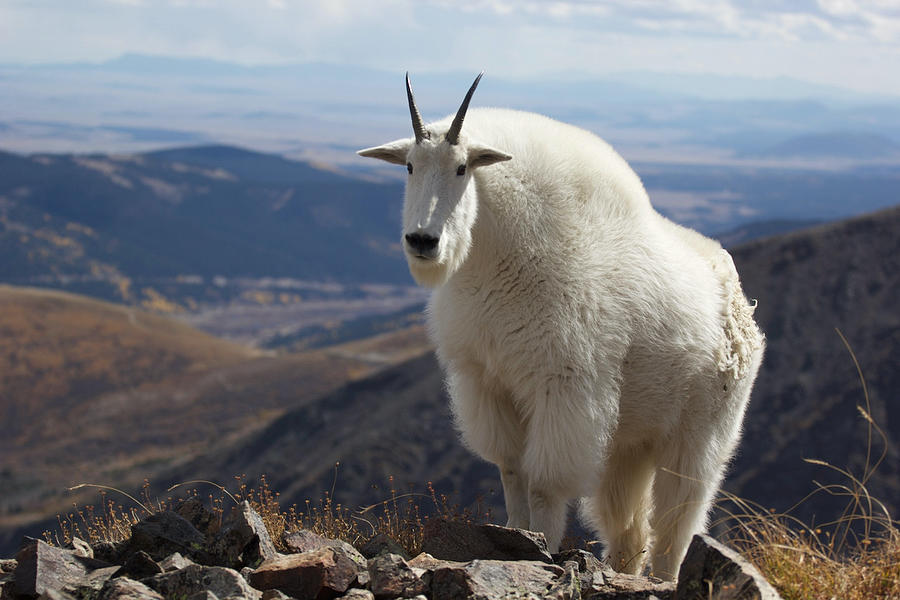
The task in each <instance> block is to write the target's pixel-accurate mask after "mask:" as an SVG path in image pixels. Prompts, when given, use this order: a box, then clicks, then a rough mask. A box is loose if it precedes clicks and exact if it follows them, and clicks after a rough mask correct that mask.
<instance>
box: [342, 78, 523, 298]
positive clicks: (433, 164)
mask: <svg viewBox="0 0 900 600" xmlns="http://www.w3.org/2000/svg"><path fill="white" fill-rule="evenodd" d="M480 78H481V76H480V75H479V79H480ZM477 84H478V79H476V80H475V83H474V84H473V85H472V88H471V89H470V90H469V94H468V95H467V96H466V100H465V101H464V102H463V106H462V107H460V111H459V112H458V113H457V116H456V118H455V119H454V121H453V124H451V125H450V128H449V129H448V131H447V133H446V134H439V133H436V132H432V131H430V130H427V129H425V127H424V125H422V122H421V117H419V116H418V110H417V109H416V108H415V103H414V102H413V100H412V90H411V89H410V88H409V79H408V78H407V93H408V96H409V102H410V112H411V113H412V116H413V129H414V131H415V134H416V136H415V138H412V139H404V140H397V141H395V142H390V143H388V144H385V145H383V146H378V147H376V148H367V149H366V150H360V151H359V154H360V155H361V156H367V157H371V158H378V159H381V160H385V161H387V162H390V163H394V164H398V165H405V166H406V169H407V171H408V172H409V176H408V180H407V183H406V199H405V201H404V205H403V239H402V244H403V248H404V251H405V254H406V260H407V262H408V263H409V270H410V272H411V273H412V276H413V278H414V279H415V280H416V281H417V282H418V283H420V284H421V285H424V286H428V287H435V286H438V285H440V284H442V283H444V282H445V281H446V280H447V279H448V278H449V277H450V276H451V275H452V274H453V273H454V272H456V270H457V269H458V268H459V266H460V265H462V263H463V262H464V261H465V259H466V257H467V256H468V253H469V248H470V246H471V243H472V227H473V225H474V224H475V218H476V216H477V214H478V198H477V193H476V186H475V182H474V180H473V177H472V176H473V173H474V171H475V170H476V169H478V168H480V167H485V166H488V165H492V164H494V163H496V162H500V161H504V160H509V159H510V158H512V157H511V156H509V155H508V154H506V153H504V152H500V151H499V150H495V149H493V148H490V147H488V146H484V145H482V144H478V143H476V142H473V141H469V140H467V139H465V138H464V137H463V136H461V135H460V128H461V127H462V119H463V118H464V117H465V110H466V108H468V103H469V99H471V97H472V92H474V90H475V86H476V85H477Z"/></svg>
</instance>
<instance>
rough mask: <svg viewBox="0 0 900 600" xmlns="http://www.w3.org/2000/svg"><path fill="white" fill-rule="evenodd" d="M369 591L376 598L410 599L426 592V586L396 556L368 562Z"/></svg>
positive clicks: (382, 555)
mask: <svg viewBox="0 0 900 600" xmlns="http://www.w3.org/2000/svg"><path fill="white" fill-rule="evenodd" d="M368 571H369V589H370V590H371V591H372V593H373V594H374V595H375V597H376V598H379V599H381V598H398V597H399V598H410V597H412V596H418V595H419V594H424V593H426V592H427V591H428V584H427V583H426V582H425V581H423V580H422V579H421V578H420V577H419V576H418V575H417V574H416V573H415V571H413V569H412V567H410V566H409V565H408V564H407V562H406V561H405V560H403V558H402V557H401V556H399V555H397V554H381V555H379V556H376V557H375V558H372V559H370V560H369V567H368Z"/></svg>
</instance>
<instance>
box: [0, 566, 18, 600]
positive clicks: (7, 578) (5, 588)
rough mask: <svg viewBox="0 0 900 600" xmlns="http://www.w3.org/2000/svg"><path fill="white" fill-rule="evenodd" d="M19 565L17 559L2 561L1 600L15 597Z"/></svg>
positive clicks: (0, 567) (0, 577) (0, 571)
mask: <svg viewBox="0 0 900 600" xmlns="http://www.w3.org/2000/svg"><path fill="white" fill-rule="evenodd" d="M18 564H19V563H18V562H17V561H16V560H15V559H4V560H0V600H8V599H11V598H12V597H13V594H14V593H15V592H14V588H15V585H16V581H15V575H14V574H13V573H14V572H15V570H16V566H17V565H18Z"/></svg>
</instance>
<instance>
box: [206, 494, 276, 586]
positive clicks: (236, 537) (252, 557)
mask: <svg viewBox="0 0 900 600" xmlns="http://www.w3.org/2000/svg"><path fill="white" fill-rule="evenodd" d="M211 552H212V554H213V555H214V556H215V562H216V563H217V564H221V565H224V566H226V567H230V568H232V569H240V568H241V567H242V566H249V567H255V566H257V565H259V564H260V563H262V562H263V561H264V560H268V559H270V558H275V557H276V556H277V555H278V551H277V550H276V549H275V544H273V543H272V539H271V538H270V537H269V532H268V530H267V529H266V525H265V523H263V520H262V517H260V516H259V514H257V512H256V511H255V510H253V508H252V507H251V506H250V503H249V502H247V501H246V500H245V501H244V502H243V503H241V505H240V506H238V507H236V508H235V509H234V510H232V511H231V514H229V515H228V518H227V519H225V522H224V523H222V528H221V529H220V530H219V532H218V533H217V534H216V536H215V540H214V541H213V543H212V547H211Z"/></svg>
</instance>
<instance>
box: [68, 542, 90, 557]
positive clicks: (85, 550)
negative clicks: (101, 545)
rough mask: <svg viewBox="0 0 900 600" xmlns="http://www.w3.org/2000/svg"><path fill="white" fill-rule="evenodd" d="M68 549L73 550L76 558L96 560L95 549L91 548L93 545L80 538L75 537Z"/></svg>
mask: <svg viewBox="0 0 900 600" xmlns="http://www.w3.org/2000/svg"><path fill="white" fill-rule="evenodd" d="M68 548H69V549H70V550H72V554H74V555H75V556H81V557H83V558H94V549H93V548H91V545H90V544H88V543H87V542H86V541H84V540H83V539H81V538H80V537H73V538H72V541H71V543H69V546H68Z"/></svg>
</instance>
